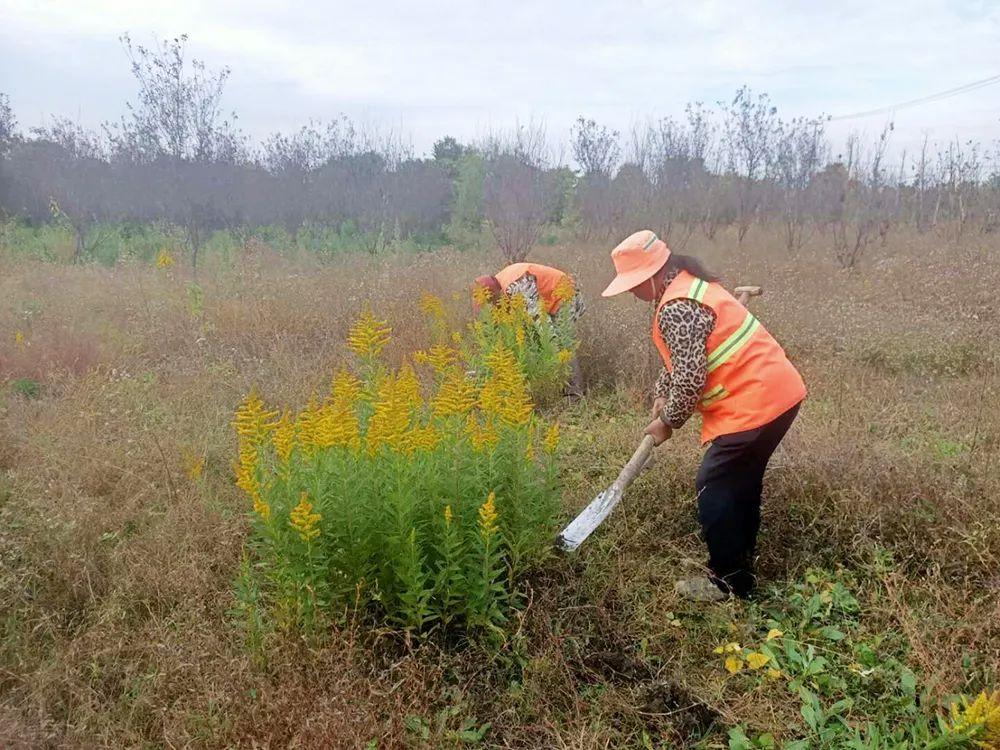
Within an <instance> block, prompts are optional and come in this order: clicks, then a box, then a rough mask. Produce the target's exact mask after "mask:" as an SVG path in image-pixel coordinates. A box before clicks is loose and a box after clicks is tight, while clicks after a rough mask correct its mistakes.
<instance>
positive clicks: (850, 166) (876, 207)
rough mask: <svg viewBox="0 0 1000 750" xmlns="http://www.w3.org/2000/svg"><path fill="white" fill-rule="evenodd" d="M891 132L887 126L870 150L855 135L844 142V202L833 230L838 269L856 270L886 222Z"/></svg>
mask: <svg viewBox="0 0 1000 750" xmlns="http://www.w3.org/2000/svg"><path fill="white" fill-rule="evenodd" d="M892 130H893V126H892V123H889V124H888V125H886V127H885V128H884V129H883V130H882V133H881V135H880V136H879V137H878V140H877V141H876V142H875V144H874V146H872V147H871V149H867V148H866V147H865V145H864V144H863V143H862V141H861V138H860V136H859V135H858V134H857V133H852V134H851V135H850V136H848V138H847V148H846V154H845V158H844V170H843V172H842V174H843V178H844V183H843V185H842V190H843V196H844V200H843V201H842V203H841V206H840V210H839V211H838V212H837V214H836V216H835V219H834V221H833V226H832V229H833V231H832V237H833V246H834V257H835V258H836V259H837V262H838V263H839V264H840V266H841V268H844V269H854V268H857V266H858V264H859V262H860V261H861V259H862V258H863V257H864V255H865V252H866V250H867V249H868V247H869V245H870V244H871V243H872V241H873V240H874V239H875V238H876V237H877V236H879V235H880V233H881V232H882V231H883V225H884V224H885V223H886V222H887V218H886V217H887V201H886V192H887V191H886V170H885V154H886V148H887V146H888V143H889V135H890V134H891V133H892Z"/></svg>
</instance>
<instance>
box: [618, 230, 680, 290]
mask: <svg viewBox="0 0 1000 750" xmlns="http://www.w3.org/2000/svg"><path fill="white" fill-rule="evenodd" d="M669 257H670V248H669V247H667V243H666V242H664V241H663V240H661V239H660V238H659V237H657V236H656V234H655V233H654V232H652V231H650V230H649V229H643V230H642V231H640V232H636V233H635V234H631V235H629V236H628V237H626V238H625V239H624V240H622V242H621V244H619V245H618V247H616V248H615V249H614V250H612V251H611V262H612V263H614V264H615V270H616V271H617V272H618V275H617V276H615V277H614V278H613V279H612V280H611V283H610V284H608V288H607V289H605V290H604V291H603V292H601V296H602V297H614V296H615V295H616V294H621V293H622V292H627V291H628V290H629V289H633V288H635V287H637V286H639V284H641V283H642V282H644V281H648V280H649V279H651V278H653V275H654V274H655V273H656V272H657V271H659V270H660V269H661V268H663V264H664V263H666V262H667V258H669Z"/></svg>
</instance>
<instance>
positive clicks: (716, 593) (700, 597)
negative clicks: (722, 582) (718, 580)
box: [674, 576, 729, 602]
mask: <svg viewBox="0 0 1000 750" xmlns="http://www.w3.org/2000/svg"><path fill="white" fill-rule="evenodd" d="M674 591H676V592H677V593H678V594H679V595H680V596H681V597H683V598H684V599H688V600H690V601H692V602H721V601H722V600H723V599H728V598H729V595H728V594H726V593H725V592H724V591H722V589H720V588H719V587H718V586H716V585H715V583H714V582H713V581H712V579H711V578H709V577H708V576H694V577H692V578H682V579H681V580H679V581H678V582H677V583H676V584H675V585H674Z"/></svg>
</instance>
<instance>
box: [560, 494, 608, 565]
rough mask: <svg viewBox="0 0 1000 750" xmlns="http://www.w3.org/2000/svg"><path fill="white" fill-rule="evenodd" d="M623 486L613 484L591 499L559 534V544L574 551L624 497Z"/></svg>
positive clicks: (569, 550) (568, 550)
mask: <svg viewBox="0 0 1000 750" xmlns="http://www.w3.org/2000/svg"><path fill="white" fill-rule="evenodd" d="M623 494H624V493H623V492H622V488H620V487H615V485H611V486H610V487H608V488H607V489H606V490H604V491H603V492H601V493H599V494H598V495H597V497H595V498H594V499H593V500H591V501H590V505H588V506H587V507H586V508H584V509H583V511H581V513H580V515H578V516H577V517H576V518H574V519H573V521H572V522H571V523H570V524H569V526H567V527H566V528H565V529H563V530H562V533H561V534H559V540H558V544H559V546H560V547H562V549H564V550H565V551H567V552H572V551H573V550H575V549H576V548H577V547H579V546H580V545H581V544H583V541H584V540H585V539H586V538H587V537H588V536H590V535H591V534H592V533H594V530H595V529H596V528H597V527H598V526H600V525H601V524H602V523H604V519H605V518H607V517H608V516H609V515H610V514H611V511H612V510H614V509H615V506H616V505H618V503H619V502H620V501H621V499H622V495H623Z"/></svg>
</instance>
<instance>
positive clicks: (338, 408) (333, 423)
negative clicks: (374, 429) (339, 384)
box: [311, 399, 361, 450]
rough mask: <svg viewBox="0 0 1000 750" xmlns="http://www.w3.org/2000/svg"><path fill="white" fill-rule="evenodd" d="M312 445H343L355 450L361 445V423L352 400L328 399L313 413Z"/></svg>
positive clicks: (322, 447) (320, 447)
mask: <svg viewBox="0 0 1000 750" xmlns="http://www.w3.org/2000/svg"><path fill="white" fill-rule="evenodd" d="M311 428H312V435H311V437H312V441H311V442H312V445H313V446H314V447H316V448H318V449H324V448H332V447H333V446H343V447H346V448H350V449H352V450H356V449H357V448H358V447H360V445H361V423H360V421H359V420H358V415H357V412H356V411H355V404H354V402H353V401H348V402H342V401H340V400H335V399H328V400H327V401H326V402H324V403H323V405H322V406H320V407H319V408H318V409H316V411H315V412H314V413H313V416H312V422H311Z"/></svg>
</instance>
